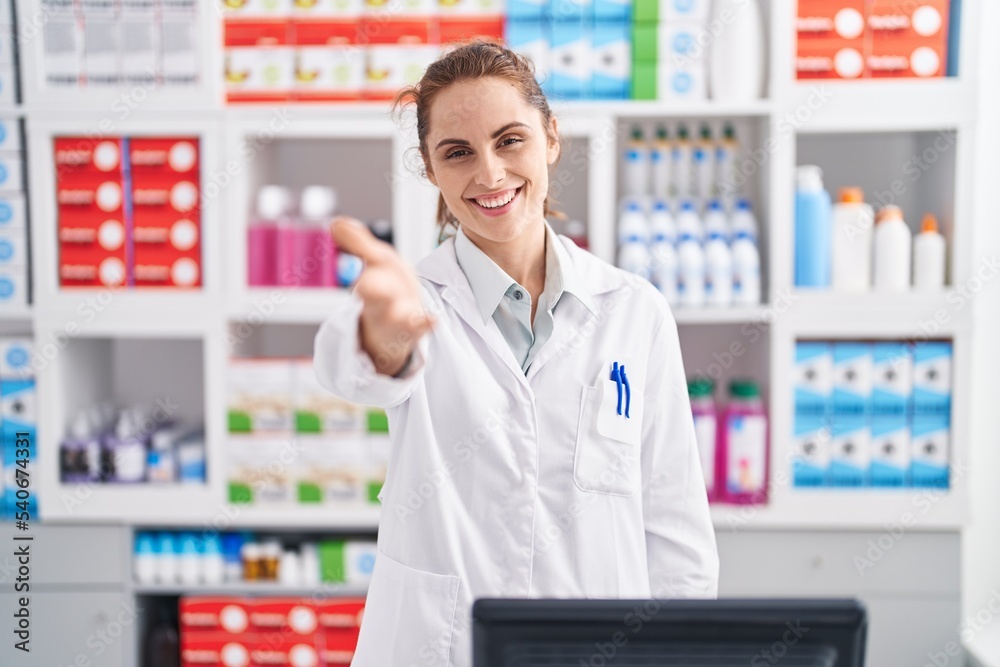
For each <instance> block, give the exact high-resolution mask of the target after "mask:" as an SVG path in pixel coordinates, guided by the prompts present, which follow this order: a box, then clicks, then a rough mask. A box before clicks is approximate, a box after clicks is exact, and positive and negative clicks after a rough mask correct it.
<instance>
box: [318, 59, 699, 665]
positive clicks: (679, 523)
mask: <svg viewBox="0 0 1000 667" xmlns="http://www.w3.org/2000/svg"><path fill="white" fill-rule="evenodd" d="M405 102H412V103H413V104H414V105H415V106H416V118H417V130H418V137H419V142H420V146H419V148H420V154H421V156H422V157H423V163H424V165H425V167H426V173H427V178H428V179H430V181H431V182H432V183H433V184H434V185H435V186H437V187H438V188H439V189H440V191H441V198H440V200H439V208H438V217H439V221H440V222H441V223H442V225H454V226H455V227H457V231H456V232H455V234H454V236H452V237H450V238H448V239H447V240H446V241H444V242H443V243H442V244H441V245H440V246H439V247H438V248H437V249H436V250H435V251H434V252H432V253H431V254H430V255H429V256H428V257H426V258H425V259H424V260H423V261H421V262H420V263H419V264H418V265H417V267H416V272H415V273H414V272H413V270H412V269H411V268H410V267H409V266H408V265H407V264H406V263H405V262H404V261H403V260H402V259H401V258H400V257H399V256H398V255H397V254H396V252H395V251H394V250H393V248H392V247H391V246H389V245H387V244H384V243H382V242H380V241H378V240H376V239H375V238H374V237H373V236H372V235H371V234H369V233H368V231H367V230H366V228H365V227H364V226H362V225H361V224H360V223H357V222H356V221H352V220H348V219H338V220H336V221H335V222H334V224H333V228H332V231H333V234H334V237H335V238H336V241H337V243H338V245H339V246H340V247H341V248H342V249H344V250H345V251H347V252H350V253H354V254H356V255H358V256H360V257H361V258H362V259H363V260H364V261H365V269H364V272H363V273H362V275H361V278H360V279H359V281H358V283H357V285H356V287H355V290H354V294H353V296H352V298H351V299H350V300H349V301H348V302H346V304H345V305H344V306H342V307H340V308H338V309H337V311H336V312H335V313H333V314H332V315H331V316H330V317H329V319H328V320H327V321H326V322H325V323H324V324H323V326H322V327H321V329H320V331H319V333H318V334H317V336H316V344H315V367H316V374H317V376H318V378H319V379H320V381H321V382H322V384H323V385H324V386H325V387H327V388H328V389H329V390H330V391H332V392H333V393H335V394H337V395H339V396H341V397H343V398H345V399H347V400H349V401H353V402H356V403H361V404H368V405H376V406H381V407H384V408H385V409H386V410H387V411H388V415H389V424H390V435H391V438H392V448H391V460H390V464H389V469H388V473H387V476H386V480H385V485H384V487H383V489H382V493H381V494H380V498H381V501H382V515H381V520H380V522H379V535H378V557H377V558H376V564H375V571H374V575H373V578H372V582H371V586H370V588H369V592H368V598H367V600H368V601H367V605H366V608H365V616H364V622H363V624H362V627H361V636H360V639H359V642H358V648H357V653H356V655H355V659H354V663H353V664H354V667H398V666H409V665H429V666H430V665H433V666H435V667H438V666H442V667H443V666H449V667H451V666H453V667H468V666H469V665H470V664H471V660H472V658H471V643H472V639H471V632H470V609H471V606H472V603H473V601H474V600H475V599H477V598H481V597H560V598H574V597H575V598H619V597H635V598H643V597H645V598H648V597H650V596H653V597H657V598H673V597H714V596H715V594H716V589H717V582H718V555H717V552H716V545H715V536H714V532H713V529H712V523H711V519H710V516H709V511H708V502H707V498H706V492H705V486H704V482H703V477H702V474H701V467H700V464H699V460H698V454H697V447H696V444H695V437H694V427H693V423H692V418H691V412H690V406H689V403H688V396H687V386H686V382H685V375H684V368H683V366H682V363H681V354H680V348H679V345H678V338H677V329H676V325H675V323H674V320H673V318H672V316H671V314H670V310H669V309H668V307H667V305H666V302H665V301H664V299H663V298H662V296H661V295H660V294H659V293H658V292H657V291H656V290H655V289H654V288H653V287H652V286H651V285H650V284H649V283H648V282H645V281H643V280H639V279H637V278H634V277H633V276H631V275H630V274H627V273H625V272H623V271H621V270H619V269H617V268H615V267H612V266H610V265H608V264H606V263H605V262H602V261H601V260H599V259H597V258H596V257H594V256H593V255H590V254H588V253H587V252H585V251H583V250H580V249H579V248H577V247H576V246H575V245H574V244H573V243H572V242H571V241H570V240H569V239H567V238H565V237H561V236H556V235H555V234H554V233H553V231H552V229H551V227H550V226H549V225H548V223H547V222H546V219H545V218H546V215H549V214H550V213H552V211H550V209H549V201H550V200H549V198H548V194H547V193H548V173H549V169H550V168H552V167H553V166H554V165H555V163H556V161H557V159H558V157H559V150H560V148H559V138H558V134H557V123H556V119H555V118H554V117H553V116H552V112H551V110H550V109H549V105H548V102H547V101H546V99H545V97H544V95H543V94H542V92H541V90H540V89H539V87H538V84H537V83H536V81H535V78H534V74H533V69H532V67H531V65H530V63H529V62H528V61H527V60H525V59H524V58H523V57H521V56H519V55H517V54H515V53H513V52H512V51H510V50H509V49H507V48H505V47H504V46H501V45H499V44H495V43H492V42H486V41H475V42H471V43H468V44H465V45H462V46H459V47H456V48H454V49H453V50H451V51H450V52H448V53H446V54H445V55H443V56H442V57H441V59H439V60H438V61H437V62H435V63H433V64H432V65H431V66H430V67H428V68H427V71H426V73H425V74H424V76H423V78H422V79H421V80H420V82H419V83H418V84H416V85H415V86H413V87H412V88H410V89H408V90H405V91H403V93H401V95H400V97H398V98H397V104H400V103H405Z"/></svg>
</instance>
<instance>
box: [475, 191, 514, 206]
mask: <svg viewBox="0 0 1000 667" xmlns="http://www.w3.org/2000/svg"><path fill="white" fill-rule="evenodd" d="M516 194H517V190H511V191H510V192H508V193H507V194H505V195H504V196H502V197H490V198H488V199H476V203H477V204H479V205H480V206H482V207H483V208H499V207H500V206H504V205H506V204H507V203H508V202H510V200H511V199H513V198H514V195H516Z"/></svg>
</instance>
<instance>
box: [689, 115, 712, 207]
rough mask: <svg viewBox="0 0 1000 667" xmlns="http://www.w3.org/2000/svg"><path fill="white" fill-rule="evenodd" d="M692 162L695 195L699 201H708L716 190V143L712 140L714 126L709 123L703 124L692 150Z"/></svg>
mask: <svg viewBox="0 0 1000 667" xmlns="http://www.w3.org/2000/svg"><path fill="white" fill-rule="evenodd" d="M691 162H692V165H693V167H692V168H693V169H694V189H695V196H696V197H698V199H699V201H701V202H703V203H704V202H707V201H708V200H709V199H710V198H711V197H712V196H713V195H714V190H715V144H714V142H713V141H712V128H710V127H709V126H708V125H707V124H702V126H701V134H700V137H699V139H698V142H697V143H696V144H695V146H694V149H693V150H692V152H691Z"/></svg>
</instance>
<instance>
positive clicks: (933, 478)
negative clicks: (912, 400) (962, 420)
mask: <svg viewBox="0 0 1000 667" xmlns="http://www.w3.org/2000/svg"><path fill="white" fill-rule="evenodd" d="M949 427H950V423H949V417H948V415H947V414H915V415H914V416H913V427H912V436H911V438H912V449H911V452H912V458H911V462H910V481H911V483H912V485H913V486H917V487H924V488H936V489H947V488H948V464H949V459H950V455H949V450H950V439H951V433H950V428H949Z"/></svg>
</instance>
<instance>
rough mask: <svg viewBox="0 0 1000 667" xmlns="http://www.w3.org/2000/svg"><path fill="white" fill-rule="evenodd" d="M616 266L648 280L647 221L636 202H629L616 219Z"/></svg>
mask: <svg viewBox="0 0 1000 667" xmlns="http://www.w3.org/2000/svg"><path fill="white" fill-rule="evenodd" d="M618 267H619V268H621V269H624V270H626V271H628V272H630V273H634V274H636V275H637V276H642V277H643V278H645V279H647V280H649V278H650V274H649V270H650V256H649V222H648V221H647V220H646V215H645V213H643V211H642V207H641V206H640V205H639V204H638V203H636V202H630V203H629V204H628V205H627V207H626V208H625V211H624V212H623V213H622V217H621V219H620V220H619V221H618Z"/></svg>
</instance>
